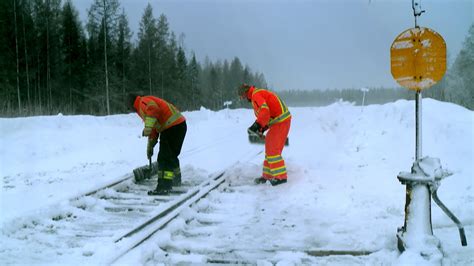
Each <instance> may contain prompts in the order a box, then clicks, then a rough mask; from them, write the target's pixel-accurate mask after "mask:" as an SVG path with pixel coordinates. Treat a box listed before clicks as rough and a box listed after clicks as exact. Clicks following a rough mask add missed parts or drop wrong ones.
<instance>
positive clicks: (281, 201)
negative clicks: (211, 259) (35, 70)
mask: <svg viewBox="0 0 474 266" xmlns="http://www.w3.org/2000/svg"><path fill="white" fill-rule="evenodd" d="M290 111H291V113H292V115H293V120H292V126H291V130H290V136H289V138H290V146H289V147H286V148H285V149H284V152H283V157H284V158H285V160H286V163H287V167H288V170H289V182H288V183H287V184H283V185H280V186H277V187H272V186H270V185H268V184H266V185H260V186H257V185H254V184H253V183H252V180H253V178H255V177H258V176H259V175H260V173H261V164H262V161H263V154H258V153H259V152H260V151H262V149H263V146H260V145H252V144H249V143H248V141H247V136H246V128H247V127H248V126H250V125H251V124H252V122H253V121H254V116H253V112H252V111H251V110H250V109H239V110H223V111H220V112H212V111H209V110H205V109H203V110H200V111H196V112H185V113H184V115H185V116H186V118H187V123H188V134H187V136H186V139H185V143H184V146H183V151H182V154H181V156H180V159H181V166H182V168H183V169H185V170H184V171H183V172H184V173H185V175H184V176H183V180H186V179H187V180H192V179H194V178H197V177H198V176H199V178H202V177H203V176H207V175H211V174H212V173H216V172H217V171H219V170H223V169H227V171H226V176H227V182H226V184H225V189H221V190H220V191H214V192H213V193H211V194H209V195H208V197H207V198H206V200H204V201H201V202H200V203H199V204H198V205H197V206H196V207H195V208H193V209H191V208H190V209H189V210H188V211H187V212H186V213H185V214H183V217H182V218H179V219H177V220H176V221H174V222H173V223H171V224H170V225H169V226H168V227H167V228H165V230H163V231H161V232H159V233H157V234H156V235H155V236H154V237H153V238H152V239H150V240H149V241H147V242H146V243H145V244H144V245H142V246H140V248H139V249H138V250H137V251H135V252H134V253H133V254H130V256H128V257H127V258H124V259H123V261H120V262H119V263H123V264H130V265H137V264H151V265H152V264H157V263H159V262H164V263H169V264H175V263H179V262H196V263H198V262H202V259H203V258H205V256H206V254H217V253H218V252H229V251H232V252H233V255H232V256H237V255H239V256H240V257H241V258H247V259H249V260H252V259H255V260H256V261H254V262H259V263H262V264H265V263H268V262H273V263H275V262H276V263H281V264H304V263H310V264H313V263H317V264H323V265H325V264H330V265H332V264H336V265H348V264H369V265H381V264H382V265H391V264H400V265H406V264H420V265H423V264H430V262H429V261H425V260H423V259H422V258H421V257H420V256H418V255H417V254H410V253H409V252H405V253H404V254H403V255H401V256H400V254H399V253H398V250H397V239H396V231H397V227H399V226H401V225H403V221H404V204H405V187H404V186H403V185H401V184H400V182H399V181H398V180H397V178H396V176H397V174H398V173H399V172H401V171H410V167H411V166H412V163H413V160H414V153H415V137H414V134H415V131H414V124H415V121H414V118H415V115H414V102H413V101H397V102H395V103H389V104H384V105H369V106H365V107H360V106H353V105H352V104H349V103H346V102H338V103H335V104H332V105H330V106H327V107H319V108H290ZM141 129H142V122H141V121H140V119H139V118H138V116H137V115H135V114H128V115H114V116H107V117H94V116H62V115H58V116H47V117H44V116H43V117H28V118H14V119H6V118H1V119H0V137H1V138H0V178H1V179H2V187H1V195H0V205H1V211H0V215H1V218H0V223H1V227H0V229H1V232H0V263H1V264H28V265H29V264H52V263H59V264H75V265H80V264H84V263H86V264H102V263H104V262H106V261H107V258H104V257H102V256H103V253H100V252H98V251H100V249H101V248H104V249H107V248H110V247H111V246H113V243H83V242H79V241H78V242H74V241H75V240H74V239H75V238H73V237H71V238H70V240H69V241H67V239H68V236H69V234H71V235H72V234H73V232H68V231H64V230H59V229H58V228H60V223H61V222H62V221H61V219H55V218H57V217H58V215H59V216H61V213H72V214H71V215H73V214H74V210H73V207H72V206H71V205H72V204H73V203H71V199H73V198H74V197H75V196H79V195H81V194H83V193H85V192H88V191H91V190H93V189H94V188H98V187H100V186H102V185H105V184H108V183H110V182H112V181H114V180H118V179H120V178H122V177H124V176H125V175H128V174H130V172H131V171H132V169H134V168H135V167H138V166H142V165H145V164H146V163H147V160H146V151H145V150H146V139H145V138H142V137H141V136H140V135H141ZM156 152H157V151H156ZM423 155H426V156H430V157H437V158H440V159H441V163H442V166H443V168H446V169H449V170H451V171H452V172H454V175H453V176H451V177H449V178H447V179H445V180H443V181H442V184H441V187H440V188H439V191H438V193H439V197H440V199H441V200H442V201H443V202H444V203H445V204H446V205H447V206H448V207H449V208H450V210H451V211H452V212H453V213H454V214H455V215H456V216H457V217H458V218H459V219H460V220H461V222H462V223H463V224H464V225H465V229H466V235H467V241H468V246H467V247H461V244H460V240H459V235H458V231H457V228H456V226H455V225H454V224H453V223H452V222H451V220H450V219H449V218H448V217H447V216H446V215H445V214H444V213H443V212H442V211H441V210H440V209H439V208H438V207H437V206H436V205H435V204H432V220H433V230H434V234H435V236H436V237H437V238H438V239H439V240H440V242H441V246H442V249H443V252H444V256H445V257H444V259H443V263H445V264H448V265H449V264H452V265H473V264H474V256H473V255H472V254H474V248H473V247H472V244H474V242H473V238H472V237H473V236H474V227H473V223H474V204H473V203H474V186H473V185H474V181H473V180H474V112H472V111H469V110H467V109H465V108H463V107H460V106H457V105H454V104H450V103H444V102H438V101H434V100H431V99H424V100H423ZM206 209H212V213H213V214H212V223H211V224H213V226H208V227H206V228H207V229H205V228H202V229H200V230H201V231H200V232H199V233H196V232H194V233H189V232H190V230H191V229H192V228H188V227H189V226H190V224H188V223H185V222H184V220H183V219H187V218H186V216H188V218H189V217H192V216H193V214H196V213H198V211H200V210H206ZM90 213H91V214H90V215H99V212H95V213H94V212H90ZM219 214H220V215H219ZM199 215H201V214H199ZM66 216H67V215H66ZM85 218H87V217H85ZM92 218H93V217H90V219H92ZM208 218H209V217H208ZM66 220H67V219H66ZM124 220H125V219H124ZM109 230H110V229H109ZM193 230H197V229H193ZM184 231H186V232H187V233H186V234H184V233H183V232H184ZM203 231H204V232H203ZM65 239H66V240H65ZM183 247H184V248H185V249H187V250H190V251H191V253H190V254H188V255H179V254H177V253H173V252H172V251H173V250H178V249H180V248H183ZM307 250H359V251H374V253H372V254H370V255H368V256H354V257H353V256H329V257H309V256H308V255H307V254H306V253H304V252H303V251H307ZM259 251H261V252H260V253H259ZM267 251H272V252H271V253H268V257H262V254H266V253H265V252H267ZM262 252H263V253H262Z"/></svg>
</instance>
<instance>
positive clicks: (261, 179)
mask: <svg viewBox="0 0 474 266" xmlns="http://www.w3.org/2000/svg"><path fill="white" fill-rule="evenodd" d="M253 182H255V184H257V185H259V184H265V183H266V182H267V180H266V179H265V178H264V177H263V176H262V177H259V178H255V179H254V180H253Z"/></svg>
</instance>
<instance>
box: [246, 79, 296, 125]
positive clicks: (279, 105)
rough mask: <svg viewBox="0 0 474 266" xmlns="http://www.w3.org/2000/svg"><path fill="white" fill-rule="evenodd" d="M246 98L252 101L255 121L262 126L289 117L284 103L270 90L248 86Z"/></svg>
mask: <svg viewBox="0 0 474 266" xmlns="http://www.w3.org/2000/svg"><path fill="white" fill-rule="evenodd" d="M248 98H249V99H250V100H251V101H252V106H253V110H254V112H255V116H256V117H257V123H258V124H259V125H260V126H262V127H265V126H271V125H273V124H276V123H280V122H283V121H285V120H287V119H288V118H290V117H291V114H290V111H289V110H288V107H287V106H286V104H285V103H284V102H283V101H282V100H281V99H280V97H278V96H277V95H276V94H275V93H273V92H271V91H268V90H264V89H259V88H255V87H250V89H249V91H248Z"/></svg>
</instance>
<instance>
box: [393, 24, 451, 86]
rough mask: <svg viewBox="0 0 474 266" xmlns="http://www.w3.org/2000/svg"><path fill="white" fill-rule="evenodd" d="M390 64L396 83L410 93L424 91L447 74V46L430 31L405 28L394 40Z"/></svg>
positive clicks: (437, 35) (441, 38) (439, 36)
mask: <svg viewBox="0 0 474 266" xmlns="http://www.w3.org/2000/svg"><path fill="white" fill-rule="evenodd" d="M390 61H391V69H392V76H393V78H394V79H395V80H396V81H397V82H398V84H400V85H401V86H403V87H405V88H408V89H412V90H422V89H427V88H429V87H431V86H433V85H434V84H436V83H437V82H438V81H440V80H441V79H442V78H443V76H444V73H445V72H446V43H445V42H444V39H443V37H441V35H439V34H438V33H437V32H435V31H434V30H432V29H428V28H412V29H408V30H406V31H404V32H402V33H401V34H400V35H398V37H397V38H396V39H395V41H393V43H392V47H390Z"/></svg>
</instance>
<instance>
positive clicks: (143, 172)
mask: <svg viewBox="0 0 474 266" xmlns="http://www.w3.org/2000/svg"><path fill="white" fill-rule="evenodd" d="M157 169H158V163H156V162H155V163H151V158H150V159H149V164H148V165H144V166H141V167H138V168H135V169H133V175H134V176H135V181H136V182H140V181H143V180H145V179H149V178H151V177H152V176H153V175H156V173H157Z"/></svg>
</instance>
